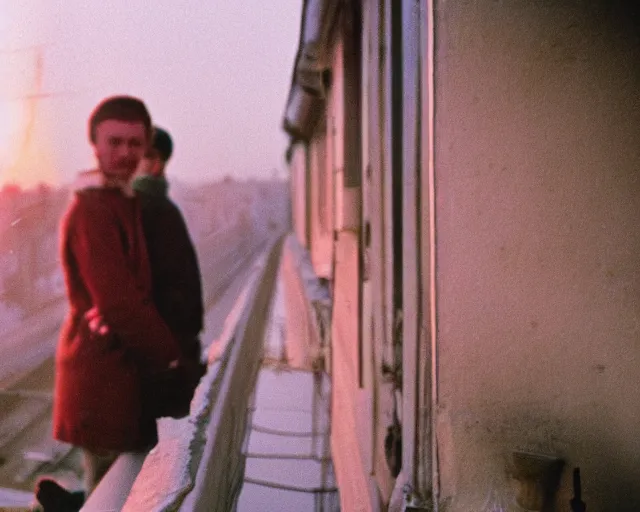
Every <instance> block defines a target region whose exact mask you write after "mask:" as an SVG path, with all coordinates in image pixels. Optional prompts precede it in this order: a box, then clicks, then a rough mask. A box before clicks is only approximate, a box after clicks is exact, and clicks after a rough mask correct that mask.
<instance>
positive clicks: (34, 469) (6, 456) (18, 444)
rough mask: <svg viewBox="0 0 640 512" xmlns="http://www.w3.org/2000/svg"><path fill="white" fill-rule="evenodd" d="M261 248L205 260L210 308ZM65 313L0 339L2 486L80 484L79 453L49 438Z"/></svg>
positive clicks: (49, 313)
mask: <svg viewBox="0 0 640 512" xmlns="http://www.w3.org/2000/svg"><path fill="white" fill-rule="evenodd" d="M262 246H263V243H262V242H260V241H256V242H255V243H249V244H242V248H241V249H239V250H236V251H235V254H231V253H228V254H225V255H224V257H222V258H214V261H215V264H213V263H212V262H211V261H206V260H205V262H204V263H205V264H204V265H203V268H202V273H203V276H204V283H203V284H204V287H205V289H206V290H207V291H208V293H207V294H206V295H207V296H206V301H205V303H206V310H207V311H210V310H213V309H214V308H215V307H216V305H217V303H218V301H219V299H220V298H221V297H223V296H224V295H225V293H227V292H229V293H234V288H235V287H234V286H232V284H233V283H234V282H235V280H238V279H242V277H243V275H244V272H243V270H246V269H247V268H248V267H249V266H250V265H251V263H252V261H253V260H254V259H255V256H256V255H257V254H258V252H259V250H260V248H261V247H262ZM221 256H222V255H221ZM220 267H223V268H222V269H221V268H220ZM225 267H226V268H225ZM65 307H66V306H65ZM63 311H64V310H63ZM63 311H62V312H61V311H58V310H57V309H55V308H53V309H51V310H48V311H44V312H42V314H41V317H40V318H37V319H35V318H34V319H33V320H30V321H29V322H28V323H27V325H25V327H24V329H22V330H20V331H19V332H17V333H13V334H11V333H7V334H6V335H5V336H2V339H1V340H0V342H1V346H0V355H2V353H5V355H6V356H7V357H5V358H4V360H5V361H7V362H9V361H10V362H11V363H10V364H9V365H7V366H5V367H4V368H1V369H0V488H10V489H17V490H22V491H32V490H33V488H34V486H35V483H36V481H37V480H38V479H39V478H41V477H43V476H51V477H53V478H55V479H57V480H58V481H60V482H61V483H62V484H63V485H65V486H67V487H68V488H71V489H79V488H81V487H82V482H81V478H82V457H81V453H80V452H79V450H77V449H74V448H73V447H71V446H69V445H66V444H64V443H60V442H58V441H55V440H54V439H52V436H51V413H52V405H53V403H52V398H53V384H54V353H55V344H56V340H57V336H58V332H59V328H60V322H61V319H62V318H63V314H64V312H63ZM1 505H2V504H1V503H0V507H1Z"/></svg>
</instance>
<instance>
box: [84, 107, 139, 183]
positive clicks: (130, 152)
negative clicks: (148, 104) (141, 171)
mask: <svg viewBox="0 0 640 512" xmlns="http://www.w3.org/2000/svg"><path fill="white" fill-rule="evenodd" d="M95 139H96V140H95V142H94V144H93V148H94V152H95V155H96V158H97V159H98V164H99V166H100V170H101V171H102V173H103V174H104V175H105V176H106V177H108V178H115V179H118V180H125V181H129V180H130V179H131V177H132V176H133V173H134V172H135V171H136V168H137V167H138V164H139V163H140V159H141V158H142V157H143V156H144V154H145V152H146V150H147V146H148V144H149V142H148V137H147V131H146V129H145V126H144V123H142V122H128V121H118V120H116V119H107V120H106V121H103V122H101V123H100V124H99V125H98V126H97V127H96V137H95Z"/></svg>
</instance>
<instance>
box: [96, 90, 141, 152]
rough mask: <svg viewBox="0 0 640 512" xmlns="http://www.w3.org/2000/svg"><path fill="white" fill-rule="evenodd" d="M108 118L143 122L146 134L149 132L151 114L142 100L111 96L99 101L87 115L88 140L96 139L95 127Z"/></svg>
mask: <svg viewBox="0 0 640 512" xmlns="http://www.w3.org/2000/svg"><path fill="white" fill-rule="evenodd" d="M109 119H115V120H117V121H125V122H134V123H135V122H140V123H142V124H144V127H145V129H146V131H147V135H149V134H150V133H151V116H150V115H149V111H148V110H147V107H146V105H145V104H144V102H143V101H142V100H140V99H138V98H134V97H133V96H111V97H109V98H106V99H104V100H102V101H101V102H100V104H99V105H98V106H97V107H96V108H95V109H94V110H93V112H92V113H91V117H89V140H90V141H91V142H93V143H95V141H96V129H97V127H98V125H99V124H100V123H102V122H103V121H107V120H109Z"/></svg>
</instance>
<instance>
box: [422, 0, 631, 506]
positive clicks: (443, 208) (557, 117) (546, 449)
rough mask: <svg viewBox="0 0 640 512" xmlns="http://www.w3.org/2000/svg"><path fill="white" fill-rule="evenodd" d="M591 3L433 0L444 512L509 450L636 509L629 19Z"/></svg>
mask: <svg viewBox="0 0 640 512" xmlns="http://www.w3.org/2000/svg"><path fill="white" fill-rule="evenodd" d="M581 3H582V4H587V3H588V4H590V7H589V8H587V7H579V4H581ZM596 4H598V2H575V1H574V2H568V1H565V2H563V1H559V2H529V1H525V0H513V1H510V2H505V1H488V0H487V1H480V0H477V1H470V0H469V1H457V2H447V1H444V0H442V1H437V2H436V6H435V15H436V21H435V42H436V45H435V48H436V50H435V112H436V118H435V137H436V142H435V165H436V168H435V169H436V171H435V172H436V195H437V196H436V215H437V221H436V222H437V225H436V236H437V242H436V244H437V294H438V295H437V301H438V303H437V304H438V306H437V307H438V314H437V318H438V349H439V360H438V368H439V376H438V382H439V410H438V447H439V461H440V462H439V466H440V470H441V475H440V476H441V486H442V487H441V491H442V497H443V498H447V497H449V498H451V497H453V499H449V500H445V501H446V502H447V501H448V503H449V505H450V507H449V508H447V509H446V510H447V511H464V512H469V511H472V510H473V511H484V510H493V509H492V508H489V507H490V506H491V505H493V504H499V503H500V502H501V500H502V502H503V503H508V502H509V500H512V499H513V493H512V492H511V491H509V490H508V482H509V481H508V478H507V477H506V476H505V466H506V461H507V460H508V458H509V456H510V453H511V450H514V449H524V450H529V451H533V452H537V453H548V454H557V455H560V456H562V457H563V458H565V459H566V460H567V462H568V469H571V468H572V467H575V466H579V467H580V468H581V469H582V476H583V490H584V499H585V501H586V503H587V505H588V510H590V511H610V512H624V511H632V510H633V511H637V510H640V44H639V42H638V33H639V31H637V24H636V27H635V31H634V27H633V22H634V18H633V17H632V16H630V9H629V10H627V9H626V8H625V7H622V6H621V5H622V4H623V2H605V1H604V0H603V1H602V2H601V6H597V5H596ZM606 4H615V5H616V7H611V8H609V9H608V10H607V9H606V8H605V5H606ZM635 21H637V17H636V18H635ZM568 477H569V471H566V472H565V480H564V482H563V490H562V493H563V494H562V496H561V497H560V502H561V503H562V506H559V507H558V510H569V507H568V500H569V497H570V495H569V489H568V487H569V485H568ZM485 507H486V508H485ZM509 510H517V509H516V508H509Z"/></svg>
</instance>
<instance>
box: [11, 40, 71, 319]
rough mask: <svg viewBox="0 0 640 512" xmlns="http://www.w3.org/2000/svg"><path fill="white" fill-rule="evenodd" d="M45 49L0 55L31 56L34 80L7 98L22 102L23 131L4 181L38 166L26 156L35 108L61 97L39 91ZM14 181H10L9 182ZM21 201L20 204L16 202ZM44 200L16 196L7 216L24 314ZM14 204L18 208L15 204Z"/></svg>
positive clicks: (37, 272)
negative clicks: (28, 88)
mask: <svg viewBox="0 0 640 512" xmlns="http://www.w3.org/2000/svg"><path fill="white" fill-rule="evenodd" d="M47 46H49V45H44V44H38V45H34V46H29V47H24V48H18V49H13V50H4V51H0V54H14V53H23V52H35V62H34V78H33V86H32V90H31V92H29V93H28V94H25V95H22V96H19V97H17V98H10V101H23V102H26V114H25V117H26V119H25V124H24V129H23V131H22V133H21V138H20V141H19V142H18V147H17V148H16V151H17V155H18V156H17V159H16V160H15V161H13V162H11V163H10V164H9V165H8V166H6V172H5V176H4V177H5V179H6V181H17V180H15V178H16V177H17V174H19V173H20V172H22V171H24V168H25V167H26V166H29V165H39V164H38V162H31V161H30V155H31V153H32V151H31V150H32V147H33V143H34V140H33V139H34V132H35V127H36V120H37V116H38V106H39V102H40V100H42V99H48V98H52V97H56V96H60V95H62V94H65V93H59V92H45V91H43V90H42V88H43V78H44V50H45V48H46V47H47ZM11 178H14V180H11ZM21 198H22V201H21V200H20V199H21ZM45 199H46V198H45V197H42V198H40V197H37V198H36V203H35V204H19V203H20V202H23V201H25V200H28V197H27V196H26V195H25V194H19V197H17V198H16V201H14V202H13V203H12V211H11V213H10V215H11V217H10V218H11V219H12V227H11V231H12V235H13V237H12V238H13V242H14V250H15V252H16V254H17V256H18V269H17V275H16V278H17V279H15V280H14V283H15V284H16V285H17V290H15V291H16V292H18V294H19V296H20V297H19V302H20V303H21V305H22V307H23V309H24V310H25V311H29V310H30V309H32V308H33V307H38V305H39V304H38V302H39V301H38V300H37V299H38V297H36V289H35V283H36V281H37V280H38V278H39V277H42V276H41V274H42V272H41V270H42V269H41V268H40V267H41V265H40V262H39V254H40V253H41V251H39V250H38V249H39V247H40V245H41V244H42V242H43V241H44V239H45V237H46V236H47V234H48V231H50V226H49V224H50V223H49V222H47V221H48V220H50V219H49V218H48V217H49V213H50V212H48V211H47V208H46V206H47V205H46V204H45ZM16 203H18V204H16Z"/></svg>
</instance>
